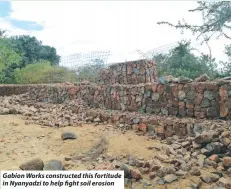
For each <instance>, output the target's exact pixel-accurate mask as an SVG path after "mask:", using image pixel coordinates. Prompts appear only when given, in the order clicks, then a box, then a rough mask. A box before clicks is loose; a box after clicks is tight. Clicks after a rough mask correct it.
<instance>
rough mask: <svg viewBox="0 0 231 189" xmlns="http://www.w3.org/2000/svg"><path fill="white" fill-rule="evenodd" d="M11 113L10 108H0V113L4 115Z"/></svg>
mask: <svg viewBox="0 0 231 189" xmlns="http://www.w3.org/2000/svg"><path fill="white" fill-rule="evenodd" d="M9 113H10V110H9V109H8V108H2V109H1V110H0V114H2V115H6V114H9Z"/></svg>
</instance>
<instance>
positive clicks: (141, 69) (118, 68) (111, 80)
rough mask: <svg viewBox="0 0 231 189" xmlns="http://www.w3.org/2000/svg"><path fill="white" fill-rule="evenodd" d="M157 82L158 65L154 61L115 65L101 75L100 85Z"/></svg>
mask: <svg viewBox="0 0 231 189" xmlns="http://www.w3.org/2000/svg"><path fill="white" fill-rule="evenodd" d="M155 81H157V70H156V64H155V63H154V61H152V60H138V61H131V62H126V63H119V64H114V65H111V66H110V67H109V69H106V70H102V71H101V73H100V83H101V84H107V85H113V84H132V85H136V84H140V83H150V82H151V83H153V82H155Z"/></svg>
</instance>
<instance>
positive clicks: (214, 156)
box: [209, 154, 219, 163]
mask: <svg viewBox="0 0 231 189" xmlns="http://www.w3.org/2000/svg"><path fill="white" fill-rule="evenodd" d="M209 160H211V161H215V162H216V163H217V162H218V160H219V158H218V155H217V154H213V155H211V156H209Z"/></svg>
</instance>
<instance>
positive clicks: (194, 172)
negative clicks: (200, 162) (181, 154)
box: [190, 167, 201, 176]
mask: <svg viewBox="0 0 231 189" xmlns="http://www.w3.org/2000/svg"><path fill="white" fill-rule="evenodd" d="M190 173H191V174H192V175H195V176H200V175H201V171H200V169H199V168H198V167H192V169H191V170H190Z"/></svg>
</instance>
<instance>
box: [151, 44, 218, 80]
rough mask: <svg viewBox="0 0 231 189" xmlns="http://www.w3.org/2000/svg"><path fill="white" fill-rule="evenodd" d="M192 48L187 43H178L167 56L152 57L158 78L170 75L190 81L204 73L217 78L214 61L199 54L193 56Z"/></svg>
mask: <svg viewBox="0 0 231 189" xmlns="http://www.w3.org/2000/svg"><path fill="white" fill-rule="evenodd" d="M193 50H195V49H194V48H192V47H191V43H190V42H188V41H182V42H179V45H178V46H177V47H175V48H174V49H172V50H171V51H170V52H169V53H167V54H158V55H156V56H154V59H155V61H156V63H157V69H158V72H159V75H160V76H165V75H172V76H174V77H179V76H186V77H189V78H192V79H195V78H196V77H198V76H200V75H201V74H203V73H206V74H207V75H209V76H210V77H211V78H214V77H216V76H217V71H216V66H217V65H216V63H215V59H213V60H212V61H211V60H210V58H209V56H207V55H204V54H201V56H195V55H194V54H193Z"/></svg>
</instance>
